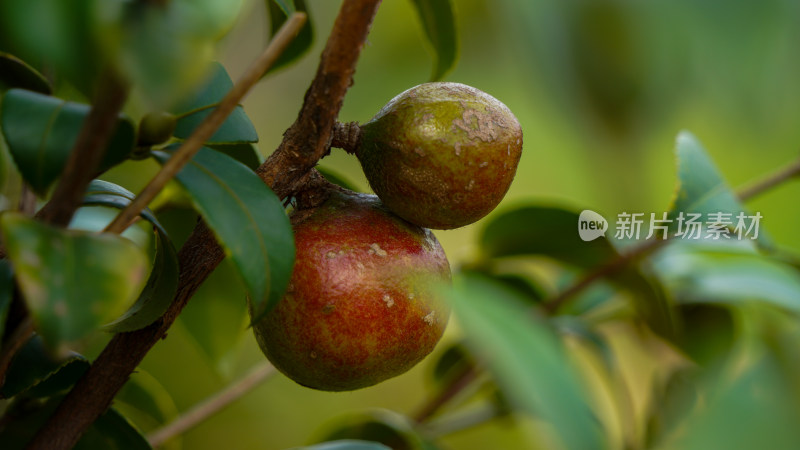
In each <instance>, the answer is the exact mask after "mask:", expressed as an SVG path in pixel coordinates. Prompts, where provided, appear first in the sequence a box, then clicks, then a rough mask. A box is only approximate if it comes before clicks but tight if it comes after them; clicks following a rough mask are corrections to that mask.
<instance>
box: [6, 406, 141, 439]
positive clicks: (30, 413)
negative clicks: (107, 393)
mask: <svg viewBox="0 0 800 450" xmlns="http://www.w3.org/2000/svg"><path fill="white" fill-rule="evenodd" d="M62 400H63V397H61V396H56V397H51V398H49V399H48V400H47V401H46V402H44V403H31V402H15V403H12V404H11V406H10V407H9V410H8V411H7V413H6V416H4V419H5V423H4V425H5V426H4V427H2V428H0V442H2V443H3V450H22V449H24V448H26V447H27V444H28V442H30V440H31V439H32V438H33V436H34V435H35V434H36V432H37V431H39V429H40V428H41V427H42V425H44V423H45V422H46V421H47V419H49V418H50V416H51V415H52V414H53V412H54V411H55V410H56V408H57V407H58V405H59V403H61V401H62ZM150 448H151V447H150V444H148V443H147V440H146V439H145V438H144V437H143V436H142V435H141V434H139V432H138V431H137V430H136V428H134V427H133V425H131V423H130V422H128V420H127V419H125V418H124V417H123V416H122V415H120V414H119V412H117V411H116V410H115V409H114V408H109V409H108V410H107V411H106V412H105V413H103V414H102V415H101V416H100V417H98V418H97V420H96V421H95V422H94V423H93V424H92V426H91V427H89V429H88V430H86V433H84V434H83V436H82V437H81V439H80V441H78V443H77V444H75V446H74V447H73V449H74V450H97V449H103V450H145V449H150Z"/></svg>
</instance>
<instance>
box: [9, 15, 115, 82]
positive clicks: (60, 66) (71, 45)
mask: <svg viewBox="0 0 800 450" xmlns="http://www.w3.org/2000/svg"><path fill="white" fill-rule="evenodd" d="M95 6H96V2H93V1H91V0H74V1H71V2H68V3H65V2H62V1H60V0H3V1H2V2H0V40H2V44H4V50H6V51H9V52H11V53H13V54H15V55H17V56H18V57H20V58H22V59H23V60H25V61H29V62H32V63H35V64H42V65H45V64H46V66H47V68H48V71H49V72H51V73H54V75H56V77H57V78H65V79H67V80H69V81H70V82H71V83H72V84H73V85H75V86H76V87H78V88H79V89H80V90H81V92H82V93H83V94H86V95H91V93H92V91H93V89H92V88H93V85H94V81H95V79H96V78H97V74H98V73H99V70H100V68H101V67H103V66H104V63H105V62H106V60H105V57H104V55H103V53H102V52H100V51H99V50H100V49H99V47H100V46H101V43H100V42H99V40H98V39H97V35H96V34H95V33H96V31H97V25H98V24H97V22H96V19H97V17H98V15H97V14H96V11H95ZM39 69H40V70H41V69H42V67H41V66H40V67H39ZM2 72H3V70H0V73H2Z"/></svg>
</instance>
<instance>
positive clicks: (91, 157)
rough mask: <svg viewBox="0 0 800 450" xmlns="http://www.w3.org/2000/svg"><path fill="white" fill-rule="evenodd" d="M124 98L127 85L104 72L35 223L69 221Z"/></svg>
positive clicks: (97, 164)
mask: <svg viewBox="0 0 800 450" xmlns="http://www.w3.org/2000/svg"><path fill="white" fill-rule="evenodd" d="M127 98H128V86H127V84H126V83H125V82H124V81H123V80H122V79H121V78H120V77H119V76H117V75H116V74H115V73H113V72H112V71H110V70H109V71H107V72H105V74H104V75H103V76H102V79H101V81H100V84H99V85H98V89H97V93H96V94H95V96H94V102H93V103H92V108H91V109H90V110H89V115H88V116H86V120H84V122H83V126H82V127H81V131H80V134H78V139H77V140H76V141H75V145H74V147H73V148H72V151H71V152H70V154H69V159H68V160H67V165H66V167H64V172H63V175H62V176H61V179H60V180H59V182H58V184H57V185H56V188H55V191H53V195H52V196H51V197H50V201H48V202H47V204H46V205H45V206H44V207H43V208H42V209H41V210H40V211H39V213H37V215H36V216H37V218H38V219H40V220H42V221H44V222H47V223H50V224H53V225H56V226H60V227H65V226H67V225H68V224H69V222H70V220H72V215H73V214H74V213H75V210H77V209H78V207H79V206H80V205H81V202H82V201H83V194H84V192H85V191H86V186H88V185H89V182H90V181H92V178H94V176H95V174H96V173H97V168H98V167H100V162H101V161H102V160H103V155H105V148H106V145H108V142H109V140H110V139H111V136H113V134H114V131H115V130H116V125H117V118H118V115H119V112H120V111H121V110H122V106H123V105H124V104H125V100H126V99H127Z"/></svg>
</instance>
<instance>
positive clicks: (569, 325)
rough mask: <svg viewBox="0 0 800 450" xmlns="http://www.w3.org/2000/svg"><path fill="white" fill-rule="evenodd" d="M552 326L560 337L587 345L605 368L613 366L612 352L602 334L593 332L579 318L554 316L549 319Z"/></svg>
mask: <svg viewBox="0 0 800 450" xmlns="http://www.w3.org/2000/svg"><path fill="white" fill-rule="evenodd" d="M551 322H552V324H553V326H554V327H555V328H556V330H557V331H558V332H559V333H561V334H562V335H570V336H574V337H576V338H578V339H580V340H581V341H583V342H585V343H587V344H589V345H590V346H591V347H592V348H594V350H596V351H597V353H598V354H599V355H600V356H601V357H602V358H603V362H604V363H605V364H606V366H607V367H609V368H611V367H613V366H614V352H613V351H612V350H611V347H610V346H609V344H608V342H607V341H606V339H605V338H604V337H603V335H602V334H600V333H598V332H597V331H595V330H593V329H592V327H591V326H590V325H589V324H587V323H586V322H585V321H583V320H581V318H579V317H575V316H555V317H553V318H552V319H551Z"/></svg>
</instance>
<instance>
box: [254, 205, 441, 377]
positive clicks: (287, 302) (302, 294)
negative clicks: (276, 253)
mask: <svg viewBox="0 0 800 450" xmlns="http://www.w3.org/2000/svg"><path fill="white" fill-rule="evenodd" d="M291 221H292V227H293V230H294V233H295V242H296V247H297V256H296V262H295V267H294V271H293V273H292V277H291V280H290V284H289V288H288V291H287V293H286V295H285V297H284V298H283V299H282V300H281V301H280V302H279V303H278V305H277V306H276V307H275V308H274V309H272V310H271V311H270V312H268V313H267V314H266V315H265V316H264V318H263V319H261V320H259V321H258V322H257V323H256V324H254V326H253V329H254V332H255V336H256V339H257V341H258V344H259V346H260V347H261V349H262V350H263V352H264V354H265V355H266V356H267V358H268V359H269V360H270V361H271V362H272V364H274V365H275V367H276V368H278V370H280V371H281V372H283V373H284V374H285V375H287V376H288V377H289V378H291V379H293V380H294V381H296V382H297V383H299V384H301V385H304V386H307V387H311V388H315V389H321V390H327V391H346V390H353V389H359V388H363V387H367V386H371V385H373V384H376V383H379V382H381V381H383V380H386V379H388V378H391V377H394V376H396V375H399V374H401V373H403V372H405V371H407V370H408V369H410V368H411V367H413V366H414V365H415V364H417V363H418V362H419V361H420V360H422V359H423V358H424V357H425V356H426V355H427V354H428V353H430V352H431V350H433V348H434V346H435V345H436V343H437V342H438V340H439V338H440V337H441V335H442V333H443V331H444V329H445V326H446V324H447V320H448V316H449V309H448V307H447V305H446V304H445V303H444V302H443V301H442V300H440V299H439V298H438V296H437V292H438V289H439V286H437V285H438V284H441V283H449V281H450V267H449V264H448V262H447V258H446V257H445V254H444V251H443V250H442V247H441V246H440V245H439V242H438V241H437V240H436V238H435V237H434V236H433V234H432V233H431V232H430V230H427V229H424V228H421V227H418V226H415V225H413V224H410V223H408V222H406V221H404V220H402V219H400V218H399V217H397V216H396V215H394V214H393V213H391V212H390V211H388V210H387V209H386V208H385V207H384V206H383V205H382V204H381V202H380V200H379V199H378V198H377V197H376V196H374V195H366V194H356V193H353V192H350V191H345V190H338V189H332V190H331V191H330V192H329V197H328V199H327V200H325V201H324V202H323V203H322V204H321V205H320V206H319V207H316V208H313V209H309V210H297V211H295V212H293V214H292V217H291Z"/></svg>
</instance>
